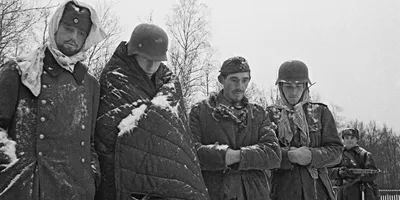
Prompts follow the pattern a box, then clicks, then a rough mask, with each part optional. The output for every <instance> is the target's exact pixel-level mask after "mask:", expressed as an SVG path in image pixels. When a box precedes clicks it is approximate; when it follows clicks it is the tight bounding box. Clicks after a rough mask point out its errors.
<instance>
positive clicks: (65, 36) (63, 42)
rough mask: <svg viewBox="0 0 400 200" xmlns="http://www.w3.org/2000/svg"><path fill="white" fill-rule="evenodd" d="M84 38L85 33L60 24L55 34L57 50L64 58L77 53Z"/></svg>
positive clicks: (85, 36)
mask: <svg viewBox="0 0 400 200" xmlns="http://www.w3.org/2000/svg"><path fill="white" fill-rule="evenodd" d="M86 38H87V34H86V32H85V31H82V30H80V29H78V28H76V27H73V26H69V25H67V24H64V23H60V25H59V26H58V29H57V31H56V34H55V40H56V45H57V48H58V50H60V51H61V52H62V53H63V54H64V55H66V56H72V55H74V54H76V53H78V52H79V51H80V50H81V48H82V47H83V44H84V43H85V40H86Z"/></svg>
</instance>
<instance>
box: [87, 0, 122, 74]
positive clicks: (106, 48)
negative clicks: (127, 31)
mask: <svg viewBox="0 0 400 200" xmlns="http://www.w3.org/2000/svg"><path fill="white" fill-rule="evenodd" d="M95 7H96V11H97V12H98V14H99V18H100V22H101V25H102V26H103V28H104V31H105V32H106V35H107V36H106V38H105V39H104V40H103V41H101V42H100V43H98V44H96V45H95V46H93V47H92V48H90V49H89V50H88V51H87V56H88V57H87V59H86V63H87V65H88V67H89V71H90V72H91V73H92V74H93V75H94V76H95V77H96V78H97V79H98V78H100V74H101V72H102V70H103V68H104V66H105V65H106V64H107V62H108V60H109V59H110V58H111V56H112V54H113V53H114V50H115V47H116V46H117V45H118V39H119V36H120V34H121V32H122V29H121V27H120V25H119V23H118V21H119V20H118V17H117V16H116V15H115V14H114V12H113V5H112V3H111V2H107V1H105V0H103V2H99V3H97V4H96V6H95Z"/></svg>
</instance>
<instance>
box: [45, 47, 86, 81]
mask: <svg viewBox="0 0 400 200" xmlns="http://www.w3.org/2000/svg"><path fill="white" fill-rule="evenodd" d="M43 63H44V65H43V69H44V70H45V71H46V72H47V73H49V74H50V75H51V76H54V77H55V76H58V75H59V74H60V73H61V72H62V71H66V70H65V69H63V68H61V67H60V65H59V64H58V63H57V61H56V59H55V58H54V56H53V55H52V54H51V53H50V51H49V49H46V51H45V57H44V60H43ZM87 71H88V68H87V67H86V66H85V65H83V64H82V63H81V62H77V63H76V64H75V68H74V72H73V73H72V76H73V77H74V78H75V81H76V83H77V84H78V85H81V84H82V82H83V79H84V78H85V75H86V73H87ZM68 73H69V72H68Z"/></svg>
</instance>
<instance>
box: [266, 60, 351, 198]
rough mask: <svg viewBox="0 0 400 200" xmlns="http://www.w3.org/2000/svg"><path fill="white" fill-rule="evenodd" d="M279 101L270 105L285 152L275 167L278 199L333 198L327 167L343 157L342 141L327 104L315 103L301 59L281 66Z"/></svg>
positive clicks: (274, 180) (274, 174)
mask: <svg viewBox="0 0 400 200" xmlns="http://www.w3.org/2000/svg"><path fill="white" fill-rule="evenodd" d="M276 84H277V85H278V88H279V93H280V97H281V98H280V102H279V104H278V105H274V106H271V107H268V108H267V110H268V113H269V117H270V120H271V121H272V128H273V129H274V130H275V133H276V134H277V137H278V139H279V143H280V146H281V150H282V163H281V165H280V167H279V168H277V169H273V170H272V179H271V185H272V191H271V197H272V199H274V200H311V199H312V200H317V199H318V200H319V199H331V200H333V199H334V195H333V190H332V187H331V184H330V182H329V179H328V170H327V167H329V166H334V165H336V164H338V163H339V162H340V160H341V154H342V149H343V145H342V142H341V139H340V137H339V135H338V132H337V129H336V125H335V121H334V119H333V116H332V114H331V112H330V110H329V109H328V107H327V106H326V105H324V104H322V103H314V102H311V101H310V96H309V87H310V84H311V81H310V79H309V77H308V68H307V66H306V65H305V64H304V63H303V62H301V61H298V60H292V61H287V62H284V63H283V64H282V65H281V67H280V68H279V73H278V80H277V81H276Z"/></svg>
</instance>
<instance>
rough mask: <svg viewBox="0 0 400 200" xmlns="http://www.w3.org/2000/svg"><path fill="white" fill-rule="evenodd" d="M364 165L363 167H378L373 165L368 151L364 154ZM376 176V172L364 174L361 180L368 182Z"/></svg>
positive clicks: (372, 159) (373, 162)
mask: <svg viewBox="0 0 400 200" xmlns="http://www.w3.org/2000/svg"><path fill="white" fill-rule="evenodd" d="M364 167H365V169H375V170H378V168H377V167H376V165H375V161H374V158H373V157H372V154H371V153H370V152H368V153H366V154H365V160H364ZM377 177H378V174H370V175H365V176H363V177H361V179H360V180H361V181H364V182H369V181H374V180H376V178H377Z"/></svg>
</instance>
